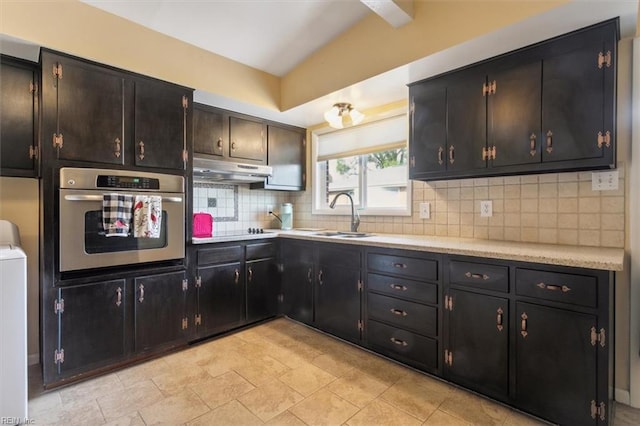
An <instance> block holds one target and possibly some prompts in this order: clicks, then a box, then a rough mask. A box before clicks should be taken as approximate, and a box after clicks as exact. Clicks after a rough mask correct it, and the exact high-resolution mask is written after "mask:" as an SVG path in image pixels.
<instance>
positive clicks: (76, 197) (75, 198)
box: [64, 194, 182, 203]
mask: <svg viewBox="0 0 640 426" xmlns="http://www.w3.org/2000/svg"><path fill="white" fill-rule="evenodd" d="M64 199H65V200H67V201H102V199H103V197H102V195H72V194H67V195H65V196H64ZM162 201H163V202H165V203H181V202H182V197H162Z"/></svg>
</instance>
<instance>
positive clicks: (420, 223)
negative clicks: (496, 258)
mask: <svg viewBox="0 0 640 426" xmlns="http://www.w3.org/2000/svg"><path fill="white" fill-rule="evenodd" d="M617 170H618V172H619V181H618V189H617V190H612V191H611V190H610V191H593V190H592V189H591V175H592V173H591V172H580V173H577V172H571V173H550V174H542V175H527V176H509V177H494V178H479V179H461V180H450V181H438V182H420V181H413V182H412V196H413V208H412V209H413V211H412V215H411V216H363V217H362V218H361V219H362V221H361V225H360V230H362V231H365V232H378V233H394V234H413V235H437V236H450V237H468V238H479V239H489V240H505V241H522V242H537V243H552V244H569V245H580V246H596V247H620V248H622V247H624V243H625V241H624V240H625V232H624V230H625V197H624V194H625V177H624V176H625V169H624V165H623V164H622V162H619V163H618V169H617ZM311 197H312V195H311V191H306V192H304V193H296V194H293V196H292V197H291V202H292V203H293V204H294V227H322V228H329V229H348V228H349V222H350V217H349V216H332V215H312V214H311ZM482 200H491V201H492V203H493V216H492V217H481V216H480V201H482ZM421 202H429V203H431V218H430V219H420V217H419V204H420V203H421Z"/></svg>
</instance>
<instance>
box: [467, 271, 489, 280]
mask: <svg viewBox="0 0 640 426" xmlns="http://www.w3.org/2000/svg"><path fill="white" fill-rule="evenodd" d="M464 276H465V277H467V278H473V279H475V280H484V281H486V280H488V279H489V278H491V277H490V276H489V275H487V274H478V273H475V272H466V273H465V274H464Z"/></svg>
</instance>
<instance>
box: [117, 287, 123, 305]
mask: <svg viewBox="0 0 640 426" xmlns="http://www.w3.org/2000/svg"><path fill="white" fill-rule="evenodd" d="M116 294H117V295H118V298H117V299H116V306H118V307H120V305H122V288H121V287H118V288H117V289H116Z"/></svg>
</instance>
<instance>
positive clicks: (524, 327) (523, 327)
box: [520, 312, 529, 337]
mask: <svg viewBox="0 0 640 426" xmlns="http://www.w3.org/2000/svg"><path fill="white" fill-rule="evenodd" d="M520 318H521V320H522V321H520V334H522V337H527V334H529V332H528V331H527V319H528V318H529V317H528V316H527V313H526V312H523V313H522V315H520Z"/></svg>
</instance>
